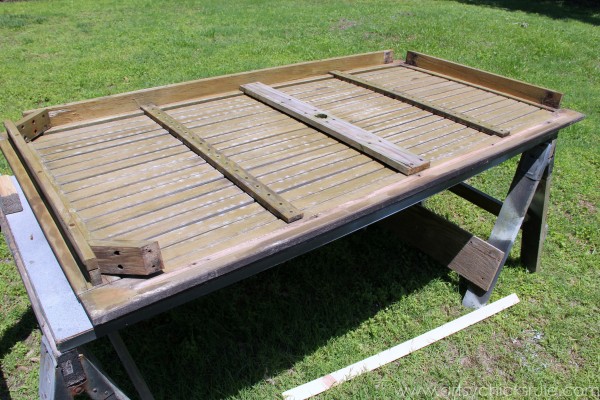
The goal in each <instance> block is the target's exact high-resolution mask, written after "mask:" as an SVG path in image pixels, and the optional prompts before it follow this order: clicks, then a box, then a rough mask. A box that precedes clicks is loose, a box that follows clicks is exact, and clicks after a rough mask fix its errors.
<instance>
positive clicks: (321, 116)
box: [315, 113, 327, 118]
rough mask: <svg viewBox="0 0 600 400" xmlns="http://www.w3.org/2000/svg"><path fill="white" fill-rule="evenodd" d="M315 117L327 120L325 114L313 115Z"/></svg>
mask: <svg viewBox="0 0 600 400" xmlns="http://www.w3.org/2000/svg"><path fill="white" fill-rule="evenodd" d="M315 117H317V118H327V114H323V113H318V114H315Z"/></svg>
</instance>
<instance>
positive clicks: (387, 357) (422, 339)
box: [282, 293, 519, 400]
mask: <svg viewBox="0 0 600 400" xmlns="http://www.w3.org/2000/svg"><path fill="white" fill-rule="evenodd" d="M518 302H519V298H518V297H517V295H516V294H514V293H513V294H511V295H509V296H506V297H504V298H502V299H500V300H498V301H495V302H493V303H492V304H488V305H487V306H484V307H481V308H479V309H477V310H475V311H473V312H470V313H469V314H467V315H463V316H462V317H460V318H457V319H455V320H454V321H450V322H448V323H446V324H444V325H442V326H440V327H438V328H436V329H434V330H431V331H429V332H427V333H424V334H422V335H421V336H417V337H416V338H414V339H411V340H408V341H406V342H404V343H402V344H399V345H397V346H395V347H392V348H390V349H388V350H385V351H382V352H381V353H379V354H375V355H374V356H371V357H369V358H366V359H364V360H362V361H359V362H357V363H355V364H352V365H349V366H347V367H346V368H342V369H340V370H338V371H336V372H333V373H331V374H329V375H325V376H323V377H321V378H318V379H315V380H314V381H311V382H308V383H305V384H304V385H301V386H298V387H295V388H293V389H290V390H288V391H286V392H283V393H282V395H283V398H284V399H285V400H303V399H308V398H310V397H313V396H316V395H317V394H319V393H323V392H325V391H327V390H329V389H330V388H332V387H334V386H337V385H339V384H340V383H342V382H345V381H349V380H350V379H353V378H355V377H357V376H359V375H362V374H363V373H365V372H369V371H373V370H375V369H377V368H379V367H381V366H383V365H386V364H389V363H391V362H392V361H395V360H397V359H399V358H401V357H404V356H406V355H408V354H410V353H412V352H414V351H416V350H419V349H421V348H423V347H426V346H429V345H430V344H432V343H435V342H437V341H438V340H441V339H443V338H445V337H447V336H450V335H452V334H454V333H456V332H458V331H460V330H462V329H465V328H466V327H468V326H471V325H473V324H476V323H477V322H480V321H482V320H484V319H486V318H488V317H491V316H492V315H494V314H497V313H499V312H500V311H502V310H505V309H507V308H508V307H511V306H514V305H515V304H517V303H518Z"/></svg>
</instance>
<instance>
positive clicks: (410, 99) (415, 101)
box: [331, 71, 510, 137]
mask: <svg viewBox="0 0 600 400" xmlns="http://www.w3.org/2000/svg"><path fill="white" fill-rule="evenodd" d="M331 74H332V75H333V76H335V77H336V78H338V79H342V80H344V81H346V82H351V83H353V84H355V85H359V86H362V87H364V88H367V89H370V90H373V91H375V92H377V93H381V94H383V95H385V96H388V97H391V98H394V99H396V100H400V101H403V102H406V103H409V104H411V105H413V106H416V107H419V108H421V109H423V110H426V111H429V112H431V113H433V114H435V115H439V116H441V117H444V118H447V119H449V120H451V121H455V122H459V123H461V124H464V125H466V126H468V127H471V128H475V129H477V130H480V131H482V132H485V133H489V134H491V135H498V136H500V137H504V136H507V135H509V134H510V131H508V130H506V129H498V128H496V127H494V126H492V125H489V124H486V123H485V122H482V121H480V120H477V119H474V118H471V117H470V116H468V115H464V114H461V113H459V112H456V111H454V110H451V109H448V108H446V107H443V106H439V105H437V104H435V103H432V102H430V101H428V100H422V99H421V98H419V97H417V96H416V95H415V94H414V93H415V91H414V90H413V91H412V92H411V93H409V92H407V91H406V90H405V91H403V92H400V91H396V90H389V89H386V88H384V87H383V86H380V85H377V84H374V83H372V82H369V81H368V80H365V79H361V78H357V77H355V76H352V75H350V74H345V73H343V72H340V71H332V72H331Z"/></svg>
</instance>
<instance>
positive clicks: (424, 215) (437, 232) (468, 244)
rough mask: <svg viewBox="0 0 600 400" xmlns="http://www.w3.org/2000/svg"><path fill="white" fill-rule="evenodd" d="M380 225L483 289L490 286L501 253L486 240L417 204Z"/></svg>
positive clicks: (499, 261)
mask: <svg viewBox="0 0 600 400" xmlns="http://www.w3.org/2000/svg"><path fill="white" fill-rule="evenodd" d="M381 224H382V225H383V226H385V227H386V228H387V229H389V230H391V231H393V232H394V233H395V234H396V235H398V236H399V237H400V239H402V241H404V242H406V243H408V244H410V245H411V246H414V247H416V248H418V249H420V250H421V251H423V252H424V253H426V254H428V255H429V256H431V257H432V258H433V259H434V260H436V261H437V262H439V263H440V264H443V265H446V266H448V268H450V269H451V270H453V271H456V272H458V273H459V274H460V275H461V276H463V277H465V278H467V279H468V280H469V281H470V282H472V283H474V284H475V285H477V286H479V287H480V288H482V289H484V290H488V289H489V288H490V286H491V284H492V281H493V280H494V277H495V276H496V272H497V271H498V268H500V263H501V262H502V258H503V256H504V253H503V252H502V251H501V250H498V249H497V248H496V247H494V246H492V245H491V244H489V243H488V242H486V241H485V240H482V239H480V238H478V237H477V236H474V235H472V234H471V233H469V232H467V231H465V230H463V229H461V228H459V227H458V226H456V225H454V224H452V223H450V222H448V221H447V220H445V219H444V218H441V217H439V216H437V215H436V214H434V213H432V212H431V211H429V210H427V209H425V208H423V207H420V206H414V207H411V208H409V209H406V210H404V211H401V212H400V213H397V214H394V215H393V216H391V217H389V218H387V219H385V220H383V221H382V222H381ZM417 227H418V229H415V228H417ZM441 243H443V245H440V244H441Z"/></svg>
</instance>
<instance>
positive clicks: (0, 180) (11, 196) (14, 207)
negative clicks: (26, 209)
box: [0, 175, 23, 214]
mask: <svg viewBox="0 0 600 400" xmlns="http://www.w3.org/2000/svg"><path fill="white" fill-rule="evenodd" d="M0 207H2V211H3V212H4V214H13V213H17V212H20V211H23V206H22V205H21V200H20V199H19V194H18V193H17V189H16V188H15V185H13V182H12V181H11V179H10V177H9V176H8V175H2V176H0Z"/></svg>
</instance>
